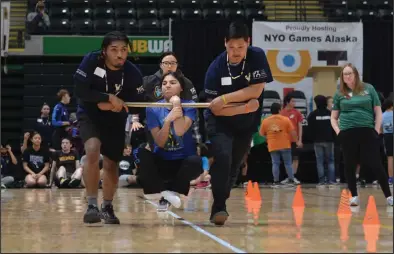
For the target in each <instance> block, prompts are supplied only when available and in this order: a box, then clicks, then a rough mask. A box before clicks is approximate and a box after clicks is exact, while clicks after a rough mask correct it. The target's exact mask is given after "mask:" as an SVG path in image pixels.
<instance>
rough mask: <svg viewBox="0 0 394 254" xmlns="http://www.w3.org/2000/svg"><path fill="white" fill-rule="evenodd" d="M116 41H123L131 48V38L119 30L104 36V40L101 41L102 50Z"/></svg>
mask: <svg viewBox="0 0 394 254" xmlns="http://www.w3.org/2000/svg"><path fill="white" fill-rule="evenodd" d="M114 41H123V42H124V43H126V44H127V45H128V46H129V47H130V48H131V45H130V40H129V38H128V37H127V35H126V34H124V33H122V32H119V31H113V32H109V33H107V34H106V35H105V36H104V39H103V42H102V43H101V50H105V49H106V48H107V47H108V46H109V45H110V44H111V43H112V42H114Z"/></svg>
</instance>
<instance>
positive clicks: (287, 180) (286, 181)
mask: <svg viewBox="0 0 394 254" xmlns="http://www.w3.org/2000/svg"><path fill="white" fill-rule="evenodd" d="M294 179H295V178H294ZM288 182H289V178H286V179H285V180H283V181H282V182H280V183H281V184H287V183H288Z"/></svg>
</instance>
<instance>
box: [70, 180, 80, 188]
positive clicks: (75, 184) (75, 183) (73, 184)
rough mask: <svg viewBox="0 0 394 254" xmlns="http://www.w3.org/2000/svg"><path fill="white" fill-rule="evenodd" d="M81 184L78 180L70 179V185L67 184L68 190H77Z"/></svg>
mask: <svg viewBox="0 0 394 254" xmlns="http://www.w3.org/2000/svg"><path fill="white" fill-rule="evenodd" d="M80 184H81V180H78V179H71V181H70V183H69V184H68V187H70V188H77V187H79V185H80Z"/></svg>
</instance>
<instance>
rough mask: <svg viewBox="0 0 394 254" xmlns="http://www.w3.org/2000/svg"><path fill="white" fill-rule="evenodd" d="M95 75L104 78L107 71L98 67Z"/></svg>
mask: <svg viewBox="0 0 394 254" xmlns="http://www.w3.org/2000/svg"><path fill="white" fill-rule="evenodd" d="M94 75H97V76H99V77H100V78H103V77H104V75H105V70H104V69H102V68H100V67H97V68H96V69H95V70H94Z"/></svg>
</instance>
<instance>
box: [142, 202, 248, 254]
mask: <svg viewBox="0 0 394 254" xmlns="http://www.w3.org/2000/svg"><path fill="white" fill-rule="evenodd" d="M144 200H145V201H146V202H148V203H149V204H151V205H153V206H155V207H157V204H155V203H154V202H152V201H150V200H147V199H144ZM167 213H168V214H169V215H171V216H172V217H174V218H175V219H178V220H179V221H180V222H182V223H183V224H185V225H188V226H190V227H192V228H194V229H195V230H196V231H198V232H200V233H201V234H204V235H206V236H208V237H209V238H211V239H212V240H214V241H216V242H217V243H219V244H220V245H222V246H223V247H226V248H228V249H230V250H232V251H233V252H235V253H247V252H246V251H244V250H241V249H238V248H237V247H234V246H232V245H231V244H230V243H228V242H226V241H224V240H222V239H220V238H219V237H217V236H215V235H213V234H211V233H209V232H208V231H205V230H204V229H202V228H200V227H199V226H197V225H195V224H193V223H192V222H190V221H187V220H185V219H184V218H182V217H181V216H179V215H177V214H176V213H173V212H171V211H167Z"/></svg>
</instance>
